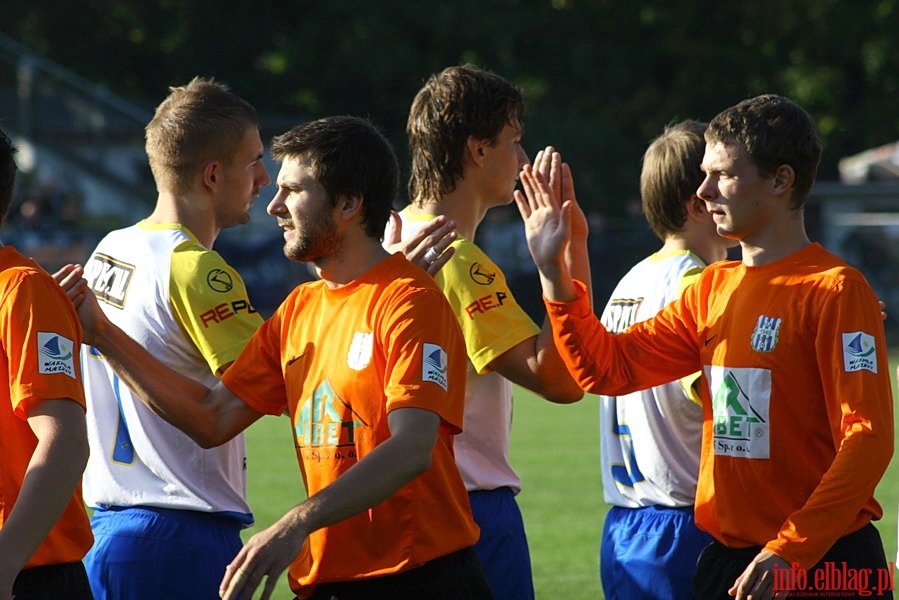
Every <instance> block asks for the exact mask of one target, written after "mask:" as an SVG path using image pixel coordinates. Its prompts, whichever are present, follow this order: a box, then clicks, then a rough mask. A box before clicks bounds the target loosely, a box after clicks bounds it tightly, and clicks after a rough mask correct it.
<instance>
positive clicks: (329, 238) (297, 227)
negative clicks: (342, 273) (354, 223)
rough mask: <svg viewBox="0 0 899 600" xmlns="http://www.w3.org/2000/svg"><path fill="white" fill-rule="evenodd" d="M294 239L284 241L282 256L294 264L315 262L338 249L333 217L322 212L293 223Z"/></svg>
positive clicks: (337, 236)
mask: <svg viewBox="0 0 899 600" xmlns="http://www.w3.org/2000/svg"><path fill="white" fill-rule="evenodd" d="M293 225H294V233H295V237H294V239H293V240H292V241H285V243H284V256H286V257H287V258H289V259H290V260H293V261H296V262H315V261H317V260H321V259H323V258H327V257H329V256H331V255H332V254H334V253H335V252H337V250H338V248H340V235H339V234H338V232H337V223H335V221H334V216H333V215H332V214H331V213H330V212H327V211H322V212H320V213H319V214H317V215H316V216H314V217H312V218H309V219H304V220H303V221H302V223H297V222H295V221H294V222H293Z"/></svg>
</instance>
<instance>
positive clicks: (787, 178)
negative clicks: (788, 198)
mask: <svg viewBox="0 0 899 600" xmlns="http://www.w3.org/2000/svg"><path fill="white" fill-rule="evenodd" d="M794 183H796V171H794V170H793V167H791V166H790V165H780V166H779V167H777V169H776V170H775V171H774V190H773V191H774V193H775V194H778V195H779V194H783V193H786V192H788V191H789V190H790V189H791V188H792V187H793V184H794Z"/></svg>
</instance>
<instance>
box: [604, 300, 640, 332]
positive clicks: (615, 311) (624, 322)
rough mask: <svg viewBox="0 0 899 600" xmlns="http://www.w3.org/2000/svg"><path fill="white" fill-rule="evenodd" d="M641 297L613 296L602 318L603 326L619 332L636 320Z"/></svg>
mask: <svg viewBox="0 0 899 600" xmlns="http://www.w3.org/2000/svg"><path fill="white" fill-rule="evenodd" d="M641 304H643V298H613V299H612V300H611V301H610V302H609V309H608V311H607V312H606V315H605V318H603V320H602V324H603V326H604V327H605V328H606V329H608V330H609V331H611V332H612V333H621V332H622V331H624V330H625V329H627V328H628V327H630V326H631V325H633V324H634V323H636V322H637V311H638V310H640V305H641Z"/></svg>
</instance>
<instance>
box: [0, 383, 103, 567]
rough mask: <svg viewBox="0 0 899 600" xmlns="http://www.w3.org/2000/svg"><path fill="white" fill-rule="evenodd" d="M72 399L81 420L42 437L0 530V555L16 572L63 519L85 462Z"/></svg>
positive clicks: (84, 446) (83, 436) (81, 425)
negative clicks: (13, 503) (76, 414)
mask: <svg viewBox="0 0 899 600" xmlns="http://www.w3.org/2000/svg"><path fill="white" fill-rule="evenodd" d="M65 402H71V401H68V400H65ZM72 404H73V406H74V409H75V411H78V412H79V413H80V415H78V416H80V423H79V422H78V420H77V419H75V420H67V421H64V422H62V423H61V424H59V425H58V426H55V427H53V428H52V431H48V432H47V435H41V436H40V437H39V438H38V444H37V447H36V448H35V451H34V454H32V456H31V460H30V461H29V463H28V468H27V469H26V471H25V478H24V480H23V481H22V488H21V490H20V491H19V496H18V498H17V499H16V503H15V505H14V506H13V507H12V511H10V513H9V516H8V518H7V519H6V521H5V522H4V523H3V528H2V529H0V560H2V561H3V563H4V565H3V566H4V568H6V567H9V568H11V569H12V570H13V571H14V572H15V573H18V572H19V571H20V570H21V569H22V567H23V566H24V565H25V563H27V562H28V560H29V559H30V558H31V557H32V555H33V554H34V552H35V551H36V550H37V548H38V546H40V544H41V542H42V541H43V540H44V538H45V537H46V536H47V534H48V533H49V532H50V530H51V529H52V528H53V525H55V524H56V522H57V521H58V520H59V517H60V515H62V513H63V511H64V510H65V507H66V505H67V504H68V503H69V501H70V500H71V498H72V494H73V493H74V491H75V488H76V486H77V485H78V482H79V481H80V480H81V474H82V473H83V472H84V467H85V465H86V464H87V457H88V445H87V433H86V428H85V426H84V413H83V409H82V408H81V407H80V406H78V405H76V404H75V403H74V402H72Z"/></svg>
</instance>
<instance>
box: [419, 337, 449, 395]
mask: <svg viewBox="0 0 899 600" xmlns="http://www.w3.org/2000/svg"><path fill="white" fill-rule="evenodd" d="M447 363H448V361H447V356H446V351H445V350H444V349H443V348H441V347H440V346H438V345H437V344H427V343H426V344H422V359H421V380H422V381H431V382H433V383H436V384H437V385H439V386H440V387H442V388H443V389H444V390H446V389H447V386H448V385H449V380H448V377H447Z"/></svg>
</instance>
